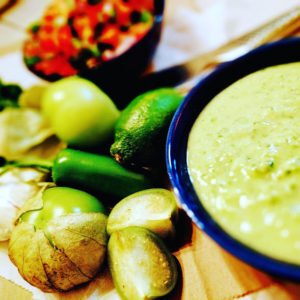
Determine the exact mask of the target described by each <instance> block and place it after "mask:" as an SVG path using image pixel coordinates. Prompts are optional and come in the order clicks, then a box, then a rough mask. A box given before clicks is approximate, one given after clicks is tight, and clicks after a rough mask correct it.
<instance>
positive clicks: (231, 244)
mask: <svg viewBox="0 0 300 300" xmlns="http://www.w3.org/2000/svg"><path fill="white" fill-rule="evenodd" d="M295 61H300V38H292V39H286V40H282V41H279V42H275V43H271V44H267V45H264V46H261V47H259V48H257V49H255V50H253V51H251V52H249V53H248V54H246V55H244V56H242V57H240V58H238V59H236V60H234V61H232V62H229V63H226V64H224V65H222V66H220V67H219V68H217V69H216V70H215V71H214V72H213V73H211V74H210V75H209V76H207V77H206V78H204V79H203V80H201V81H200V82H199V84H198V85H197V86H196V87H195V88H194V89H193V90H192V91H191V92H190V93H189V94H188V95H187V97H186V98H185V100H184V101H183V103H182V104H181V106H180V107H179V108H178V110H177V112H176V114H175V116H174V118H173V121H172V123H171V126H170V129H169V133H168V139H167V150H166V151H167V152H166V159H167V169H168V174H169V177H170V180H171V184H172V186H173V189H174V192H175V193H176V195H177V197H178V198H179V200H180V201H181V204H182V207H183V209H184V210H185V211H186V212H187V214H188V215H189V216H190V218H191V219H192V220H193V222H194V223H195V224H196V225H197V226H198V227H199V228H200V229H202V230H203V231H204V232H206V233H207V234H208V235H209V236H210V237H211V238H212V239H214V240H215V241H216V242H217V243H218V244H219V245H220V246H222V247H223V248H224V249H226V250H227V251H228V252H230V253H232V254H233V255H235V256H236V257H238V258H240V259H241V260H243V261H245V262H246V263H248V264H250V265H252V266H254V267H256V268H258V269H260V270H262V271H265V272H267V273H270V274H273V275H276V276H280V277H283V278H285V279H289V280H293V281H300V265H296V264H291V263H286V262H283V261H280V260H277V259H273V258H271V257H268V256H266V255H263V254H261V253H259V252H257V251H255V250H253V249H251V248H250V247H247V246H246V245H244V244H242V243H241V242H239V241H238V240H236V239H234V238H233V237H231V236H230V235H229V234H228V233H226V232H225V231H224V230H223V229H222V228H221V227H220V226H219V225H218V224H217V223H216V221H215V220H214V219H213V218H212V216H210V215H209V213H208V212H207V211H206V210H205V208H204V207H203V205H202V204H201V199H199V197H198V196H197V195H196V192H195V190H194V188H193V185H192V182H191V179H190V177H189V173H188V168H187V161H186V153H187V141H188V136H189V133H190V130H191V128H192V126H193V124H194V122H195V120H196V119H197V117H198V116H199V114H200V112H201V111H202V109H203V108H204V107H205V106H206V104H208V102H209V101H210V100H211V99H212V98H214V96H216V95H217V94H218V93H219V92H221V91H222V90H224V89H225V88H226V87H228V86H229V85H231V84H232V83H234V82H235V81H237V80H238V79H240V78H242V77H244V76H246V75H248V74H250V73H253V72H255V71H257V70H260V69H263V68H265V67H269V66H273V65H278V64H284V63H289V62H295Z"/></svg>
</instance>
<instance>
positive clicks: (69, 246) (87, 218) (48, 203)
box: [8, 187, 107, 292]
mask: <svg viewBox="0 0 300 300" xmlns="http://www.w3.org/2000/svg"><path fill="white" fill-rule="evenodd" d="M106 224H107V216H106V212H105V208H104V207H103V205H102V204H101V203H100V202H99V201H98V200H97V199H96V198H95V197H93V196H91V195H89V194H87V193H85V192H82V191H79V190H75V189H71V188H65V187H53V188H49V189H46V190H45V189H44V190H42V191H41V192H40V194H38V195H37V196H36V197H34V198H32V199H30V200H28V202H26V204H25V205H24V207H23V208H22V209H21V217H20V218H19V220H17V225H16V227H15V228H14V230H13V232H12V235H11V238H10V241H9V246H8V255H9V257H10V259H11V261H12V262H13V263H14V264H15V265H16V266H17V268H18V270H19V273H20V274H21V276H22V277H23V278H24V279H25V280H27V281H28V282H29V283H31V284H32V285H34V286H36V287H38V288H40V289H41V290H43V291H45V292H54V291H57V290H59V291H67V290H69V289H71V288H73V287H74V286H76V285H79V284H82V283H84V282H88V281H90V280H91V279H92V278H93V277H95V276H96V275H97V273H98V272H99V270H100V268H101V266H102V264H103V262H104V258H105V253H106V245H107V233H106Z"/></svg>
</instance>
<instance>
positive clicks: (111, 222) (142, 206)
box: [107, 188, 178, 239]
mask: <svg viewBox="0 0 300 300" xmlns="http://www.w3.org/2000/svg"><path fill="white" fill-rule="evenodd" d="M177 218H178V206H177V203H176V199H175V196H174V195H173V194H172V192H170V191H168V190H166V189H159V188H156V189H147V190H144V191H141V192H137V193H134V194H132V195H130V196H128V197H126V198H124V199H123V200H121V201H120V202H118V203H117V204H116V205H115V206H114V208H113V209H112V211H111V213H110V214H109V217H108V220H107V233H108V234H112V233H113V232H115V231H117V230H121V229H123V228H126V227H129V226H140V227H144V228H147V229H149V230H151V231H152V232H154V233H156V234H157V235H158V236H159V237H160V238H163V239H172V238H174V236H175V222H176V221H177Z"/></svg>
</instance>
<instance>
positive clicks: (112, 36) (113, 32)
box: [99, 25, 120, 47]
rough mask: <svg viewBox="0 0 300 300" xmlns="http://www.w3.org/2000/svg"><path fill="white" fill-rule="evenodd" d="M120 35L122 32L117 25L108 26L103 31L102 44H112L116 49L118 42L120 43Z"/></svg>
mask: <svg viewBox="0 0 300 300" xmlns="http://www.w3.org/2000/svg"><path fill="white" fill-rule="evenodd" d="M119 34H120V31H119V29H118V28H117V26H115V25H110V26H107V27H106V28H105V29H104V30H103V32H102V34H101V36H100V39H99V41H101V42H102V43H105V44H110V45H112V46H113V47H116V46H117V44H118V41H119Z"/></svg>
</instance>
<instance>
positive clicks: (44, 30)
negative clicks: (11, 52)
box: [24, 0, 154, 77]
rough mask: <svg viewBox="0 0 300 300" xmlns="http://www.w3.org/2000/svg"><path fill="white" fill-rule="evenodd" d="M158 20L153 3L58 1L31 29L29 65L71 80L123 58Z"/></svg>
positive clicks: (27, 48) (141, 0)
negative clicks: (155, 16)
mask: <svg viewBox="0 0 300 300" xmlns="http://www.w3.org/2000/svg"><path fill="white" fill-rule="evenodd" d="M153 21H154V0H54V2H53V4H52V5H51V6H50V7H49V8H48V9H47V10H46V11H45V13H44V16H43V18H42V20H41V21H39V22H38V23H36V24H34V25H33V26H31V28H30V29H29V34H30V38H29V39H28V40H27V41H26V42H25V46H24V61H25V63H26V65H27V66H28V67H29V68H30V69H32V70H34V71H36V72H39V73H42V74H44V75H46V76H51V75H55V76H60V77H65V76H71V75H75V74H77V73H78V72H79V70H81V69H90V68H93V67H95V66H98V65H100V64H101V63H103V62H105V61H107V60H110V59H112V58H114V57H116V56H119V55H120V54H122V53H124V52H125V51H126V50H127V49H129V48H130V47H131V46H132V45H133V44H135V43H136V42H137V41H139V40H140V39H141V38H142V37H143V36H144V35H145V34H146V33H147V32H148V31H149V29H150V28H151V26H152V24H153Z"/></svg>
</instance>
